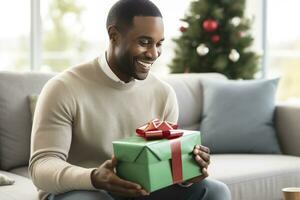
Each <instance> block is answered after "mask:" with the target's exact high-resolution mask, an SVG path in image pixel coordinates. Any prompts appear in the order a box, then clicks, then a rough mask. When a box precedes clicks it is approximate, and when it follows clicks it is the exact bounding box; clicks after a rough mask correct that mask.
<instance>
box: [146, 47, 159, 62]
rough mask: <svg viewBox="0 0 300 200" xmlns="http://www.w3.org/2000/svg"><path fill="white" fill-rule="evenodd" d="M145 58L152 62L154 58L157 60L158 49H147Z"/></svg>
mask: <svg viewBox="0 0 300 200" xmlns="http://www.w3.org/2000/svg"><path fill="white" fill-rule="evenodd" d="M146 56H147V57H148V58H151V59H152V60H155V59H156V58H158V56H160V50H159V48H157V47H156V46H153V47H151V48H149V49H148V50H147V52H146Z"/></svg>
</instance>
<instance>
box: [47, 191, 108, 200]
mask: <svg viewBox="0 0 300 200" xmlns="http://www.w3.org/2000/svg"><path fill="white" fill-rule="evenodd" d="M100 199H101V200H113V198H112V197H111V196H110V195H109V194H107V192H105V191H87V190H74V191H70V192H66V193H63V194H57V195H52V194H51V195H50V196H49V197H48V200H100Z"/></svg>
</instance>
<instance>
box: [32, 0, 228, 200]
mask: <svg viewBox="0 0 300 200" xmlns="http://www.w3.org/2000/svg"><path fill="white" fill-rule="evenodd" d="M107 31H108V35H109V40H110V43H109V47H108V49H107V51H106V52H105V53H104V54H103V55H102V56H101V57H99V58H97V59H95V60H93V61H91V62H88V63H84V64H81V65H79V66H76V67H73V68H71V69H69V70H67V71H65V72H63V73H61V74H60V75H58V76H56V77H54V78H53V79H51V80H50V81H49V82H48V83H47V84H46V86H45V87H44V88H43V90H42V92H41V95H40V97H39V101H38V103H37V108H36V115H35V116H34V123H33V128H32V146H31V158H30V165H29V170H30V174H31V177H32V180H33V182H34V184H35V185H36V186H37V188H38V189H39V194H40V199H49V200H69V199H72V200H74V199H75V200H79V199H80V200H96V199H104V200H112V199H128V198H135V199H151V200H153V199H191V200H200V199H222V200H227V199H230V193H229V191H228V189H227V187H226V186H225V185H224V184H222V183H219V182H217V181H213V180H207V179H205V180H204V178H206V177H207V176H208V174H207V167H208V165H209V162H210V161H209V149H208V148H206V147H203V146H196V147H195V149H194V154H195V160H196V162H197V163H198V164H199V167H200V168H201V169H202V173H203V175H201V176H199V177H196V178H194V179H192V180H189V181H187V182H185V183H182V184H177V185H173V186H170V187H167V188H164V189H161V190H159V191H156V192H153V193H151V194H149V193H148V192H147V191H145V190H144V189H143V188H142V187H141V186H140V185H138V184H136V183H132V182H129V181H126V180H123V179H121V178H119V177H118V176H117V175H116V174H115V170H114V169H115V166H116V165H117V160H116V158H115V157H113V156H112V154H113V152H112V144H111V143H112V141H113V140H116V139H120V138H123V137H125V136H130V135H132V134H133V133H134V130H135V129H136V128H137V127H138V126H140V125H142V124H144V123H145V122H148V121H150V120H151V119H154V118H159V119H160V120H167V121H171V122H176V121H177V119H178V105H177V101H176V96H175V93H174V91H173V90H172V89H171V87H170V86H169V85H167V84H166V83H164V82H162V81H160V80H159V79H158V78H156V77H155V76H154V75H153V74H151V73H149V70H150V68H151V65H152V64H153V63H154V61H155V60H156V59H157V58H158V57H159V56H160V54H161V45H162V42H163V40H164V27H163V21H162V16H161V13H160V11H159V9H158V8H157V7H156V6H155V5H154V4H153V3H152V2H150V1H148V0H120V1H118V2H117V3H116V4H115V5H114V6H113V7H112V8H111V10H110V12H109V15H108V18H107Z"/></svg>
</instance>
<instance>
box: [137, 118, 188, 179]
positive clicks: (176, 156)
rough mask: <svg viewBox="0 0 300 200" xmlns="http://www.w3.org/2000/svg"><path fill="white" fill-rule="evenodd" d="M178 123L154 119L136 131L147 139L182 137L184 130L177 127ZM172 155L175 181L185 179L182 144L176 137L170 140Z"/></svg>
mask: <svg viewBox="0 0 300 200" xmlns="http://www.w3.org/2000/svg"><path fill="white" fill-rule="evenodd" d="M177 127H178V125H177V124H172V123H170V122H167V121H160V120H159V119H154V120H152V121H151V122H149V123H147V124H145V125H143V126H141V127H139V128H137V129H136V133H137V134H138V135H139V136H141V137H144V138H146V139H162V138H166V139H174V138H178V137H181V136H182V135H183V132H182V131H180V130H175V129H177ZM170 147H171V154H172V155H171V156H172V162H171V163H172V166H171V167H172V177H173V183H180V182H182V181H183V176H182V160H181V144H180V140H178V139H174V140H171V141H170Z"/></svg>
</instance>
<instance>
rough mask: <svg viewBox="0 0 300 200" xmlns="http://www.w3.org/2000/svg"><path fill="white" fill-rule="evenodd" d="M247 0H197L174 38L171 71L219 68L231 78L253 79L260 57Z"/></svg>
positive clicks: (203, 70) (199, 70) (213, 69)
mask: <svg viewBox="0 0 300 200" xmlns="http://www.w3.org/2000/svg"><path fill="white" fill-rule="evenodd" d="M244 10H245V0H195V1H192V2H191V5H190V8H189V12H188V13H187V14H186V15H185V17H184V18H183V19H182V26H181V27H180V31H181V35H180V37H179V38H177V39H174V41H175V44H176V48H175V57H174V58H173V60H172V63H171V64H170V65H169V67H170V69H171V73H184V72H194V73H200V72H219V73H222V74H224V75H226V76H227V77H228V78H230V79H252V78H253V77H254V75H255V73H256V72H257V69H258V60H259V57H258V56H257V55H256V53H255V52H253V51H251V49H250V47H251V45H252V43H253V37H252V36H251V34H250V33H249V29H250V26H251V23H252V21H251V20H250V19H247V18H245V17H244Z"/></svg>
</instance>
